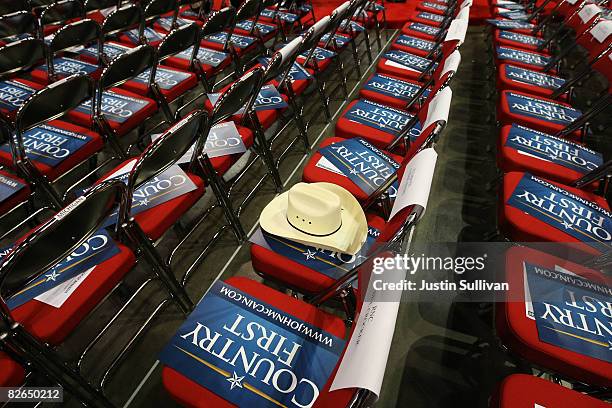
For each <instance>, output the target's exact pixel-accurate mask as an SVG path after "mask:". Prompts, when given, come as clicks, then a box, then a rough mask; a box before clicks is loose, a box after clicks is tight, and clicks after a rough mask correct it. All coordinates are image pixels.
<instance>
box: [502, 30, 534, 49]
mask: <svg viewBox="0 0 612 408" xmlns="http://www.w3.org/2000/svg"><path fill="white" fill-rule="evenodd" d="M499 38H503V39H504V40H508V41H513V42H517V43H519V44H527V45H533V46H536V47H537V46H540V45H541V44H544V39H543V38H538V37H534V36H532V35H525V34H521V33H515V32H513V31H508V30H503V31H500V32H499Z"/></svg>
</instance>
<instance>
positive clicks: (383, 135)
mask: <svg viewBox="0 0 612 408" xmlns="http://www.w3.org/2000/svg"><path fill="white" fill-rule="evenodd" d="M357 102H359V101H358V100H355V101H353V102H351V103H349V104H348V106H347V107H346V109H345V110H344V112H342V115H341V116H340V118H339V119H338V121H337V122H336V132H335V133H336V136H337V137H341V138H344V139H349V138H352V137H361V138H363V139H365V140H367V141H368V142H370V143H372V144H373V145H374V146H376V147H378V148H380V149H385V148H386V147H387V146H389V144H391V142H393V141H394V140H395V139H396V138H397V137H396V136H395V135H394V134H393V133H387V132H385V131H383V130H380V129H378V128H374V127H370V126H367V125H364V124H361V123H357V122H354V121H352V120H349V119H347V118H346V114H347V112H349V111H350V110H351V109H353V107H354V106H355V105H356V104H357ZM403 113H405V114H408V115H410V116H412V114H410V113H408V112H405V111H403ZM418 132H419V133H420V131H418ZM417 136H418V135H417Z"/></svg>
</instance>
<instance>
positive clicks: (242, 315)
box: [159, 282, 345, 408]
mask: <svg viewBox="0 0 612 408" xmlns="http://www.w3.org/2000/svg"><path fill="white" fill-rule="evenodd" d="M344 344H345V341H344V340H343V339H341V338H338V337H335V336H334V335H332V334H330V333H328V332H326V331H324V330H323V329H320V328H318V327H316V326H313V325H311V324H310V323H307V322H305V321H303V320H300V319H298V318H296V317H294V316H292V315H290V314H287V313H286V312H283V311H281V310H279V309H277V308H275V307H273V306H271V305H269V304H267V303H266V302H265V301H263V300H261V299H257V298H255V297H253V296H251V295H249V294H247V293H244V292H242V291H240V290H239V289H237V288H235V287H233V286H231V285H228V284H226V283H224V282H216V283H214V284H213V286H212V287H211V288H210V290H209V291H208V293H207V294H206V295H205V296H204V297H203V298H202V300H201V301H200V303H198V305H197V306H196V308H195V310H194V311H193V312H192V313H191V315H190V316H189V317H188V318H187V321H185V323H184V324H183V325H182V326H181V327H180V328H179V330H178V332H177V333H176V334H175V336H174V337H173V338H172V339H171V340H170V342H169V343H168V345H166V347H165V348H164V350H162V352H161V354H160V356H159V360H160V361H161V363H162V364H165V365H167V366H169V367H171V368H173V369H175V370H177V371H178V372H180V373H181V374H183V375H184V376H186V377H187V378H189V379H191V380H192V381H195V382H196V383H198V384H200V385H202V386H204V387H206V388H207V389H209V390H210V391H212V392H213V393H215V394H217V395H218V396H220V397H221V398H223V399H225V400H227V401H229V402H230V403H231V404H234V405H236V406H239V407H262V408H278V407H279V406H280V407H286V408H303V407H311V406H312V405H313V404H314V403H315V401H316V399H317V397H318V396H319V393H320V392H321V390H322V389H323V387H324V385H325V383H327V381H328V379H329V377H330V375H331V373H332V371H333V369H334V367H335V366H336V365H337V363H338V360H339V358H340V355H341V354H342V350H343V349H344Z"/></svg>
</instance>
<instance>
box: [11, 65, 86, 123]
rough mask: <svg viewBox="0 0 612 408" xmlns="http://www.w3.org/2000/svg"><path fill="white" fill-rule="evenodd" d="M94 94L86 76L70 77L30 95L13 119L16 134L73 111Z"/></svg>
mask: <svg viewBox="0 0 612 408" xmlns="http://www.w3.org/2000/svg"><path fill="white" fill-rule="evenodd" d="M93 94H94V87H93V81H92V80H91V78H89V77H88V76H87V75H72V76H69V77H68V78H64V79H62V80H60V81H57V82H54V83H52V84H51V85H48V86H46V87H45V88H43V89H41V90H39V91H37V92H35V93H34V94H32V95H31V96H30V97H29V98H28V99H27V100H26V101H25V102H24V104H23V105H21V106H20V107H19V110H18V111H17V115H16V117H15V128H16V131H17V133H23V132H25V131H26V130H28V129H31V128H33V127H34V126H38V125H40V124H42V123H45V122H48V121H51V120H53V119H57V118H59V117H60V116H62V115H64V114H65V113H66V112H68V111H70V110H72V109H75V108H76V107H77V106H79V105H80V104H81V103H83V102H84V101H85V100H86V99H88V98H92V97H93Z"/></svg>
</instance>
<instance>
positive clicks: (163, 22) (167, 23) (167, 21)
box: [155, 14, 197, 31]
mask: <svg viewBox="0 0 612 408" xmlns="http://www.w3.org/2000/svg"><path fill="white" fill-rule="evenodd" d="M196 16H197V14H196ZM155 24H158V25H159V26H160V27H161V28H162V29H164V30H166V31H172V17H160V18H158V19H157V20H155ZM187 24H193V21H191V20H185V19H184V18H180V17H177V19H176V26H177V27H181V26H184V25H187Z"/></svg>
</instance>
